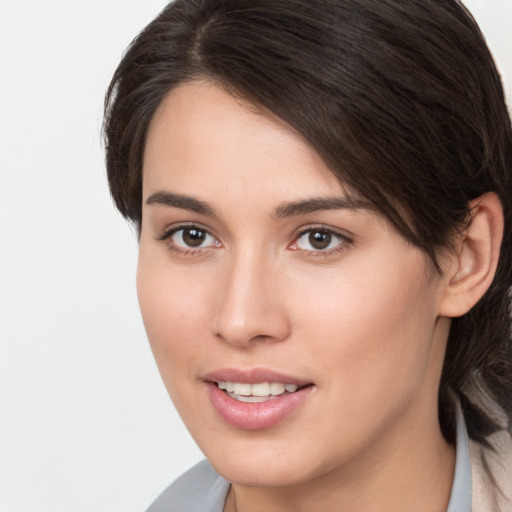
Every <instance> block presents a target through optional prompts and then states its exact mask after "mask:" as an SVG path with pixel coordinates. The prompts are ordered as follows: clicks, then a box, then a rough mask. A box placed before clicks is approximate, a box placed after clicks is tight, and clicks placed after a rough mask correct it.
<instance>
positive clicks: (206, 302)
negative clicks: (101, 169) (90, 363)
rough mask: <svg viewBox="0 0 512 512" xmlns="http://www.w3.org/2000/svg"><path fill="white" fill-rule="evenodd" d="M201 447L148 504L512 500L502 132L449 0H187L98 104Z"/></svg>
mask: <svg viewBox="0 0 512 512" xmlns="http://www.w3.org/2000/svg"><path fill="white" fill-rule="evenodd" d="M105 138H106V152H107V167H108V174H109V183H110V188H111V191H112V195H113V197H114V200H115V202H116V205H117V207H118V208H119V210H120V211H121V213H122V214H123V215H124V216H125V217H127V218H128V219H130V220H131V221H132V222H134V223H135V224H136V226H137V227H138V232H139V235H140V252H139V266H138V278H137V282H138V295H139V302H140V306H141V311H142V316H143V319H144V323H145V326H146V330H147V333H148V337H149V340H150V343H151V347H152V350H153V352H154V355H155V358H156V361H157V364H158V366H159V369H160V372H161V375H162V377H163V380H164V383H165V384H166V387H167V389H168V391H169V394H170V396H171V398H172V399H173V401H174V404H175V405H176V408H177V409H178V411H179V413H180V415H181V416H182V418H183V420H184V422H185V424H186V425H187V428H188V429H189V431H190V432H191V434H192V436H193V437H194V439H195V440H196V442H197V443H198V445H199V447H200V448H201V449H202V450H203V452H204V454H205V456H206V458H207V459H208V462H203V463H201V464H199V465H198V466H196V467H195V468H193V469H192V470H191V471H189V472H188V473H186V474H185V475H184V476H182V477H181V478H180V479H179V480H178V481H177V482H175V483H174V484H173V485H171V487H170V488H169V489H167V490H166V491H165V492H164V493H163V494H162V496H161V497H160V498H158V499H157V501H156V502H155V503H154V504H153V505H152V507H151V508H150V509H149V510H150V511H151V512H156V511H164V510H165V511H172V510H187V511H192V510H198V511H199V510H201V511H204V510H211V511H222V510H224V511H225V512H231V511H235V510H236V511H238V512H247V511H253V510H265V511H274V510H279V511H286V510H293V511H316V510H322V511H325V510H343V511H361V510H370V511H373V510H378V511H384V510H392V511H394V512H396V511H401V510H403V511H411V510H414V511H423V510H424V511H445V510H448V511H449V512H454V511H463V510H464V511H469V510H474V511H476V510H500V511H506V510H512V502H511V501H510V499H511V498H512V493H511V478H510V475H511V473H510V471H512V468H511V460H512V451H511V450H512V449H511V444H512V442H511V438H510V434H511V422H510V419H511V416H512V371H511V369H512V356H511V339H510V295H509V290H510V286H511V284H512V277H511V269H512V263H511V262H512V238H511V236H510V233H511V224H512V208H511V198H512V184H511V181H512V178H511V176H512V172H511V162H512V133H511V126H510V119H509V117H508V114H507V110H506V107H505V103H504V99H503V91H502V87H501V83H500V79H499V76H498V74H497V72H496V69H495V67H494V64H493V61H492V58H491V56H490V54H489V51H488V49H487V47H486V45H485V43H484V41H483V38H482V36H481V34H480V32H479V30H478V28H477V26H476V24H475V22H474V21H473V20H472V18H471V17H470V15H469V14H468V13H467V12H466V11H465V9H464V8H463V7H462V6H461V5H460V4H459V3H458V2H456V1H452V0H450V1H447V0H427V1H425V0H411V1H409V2H401V1H398V0H351V1H346V0H336V1H335V0H315V1H314V2H312V1H305V0H243V1H242V0H176V1H175V2H173V3H171V4H170V5H169V6H168V7H167V8H166V9H164V11H163V12H162V13H161V14H160V15H159V16H158V18H157V19H156V20H155V21H153V22H152V23H151V24H150V25H148V27H146V29H145V30H144V31H143V32H142V33H141V34H140V35H139V36H138V37H137V38H136V39H135V41H134V42H133V43H132V45H131V46H130V48H129V50H128V51H127V53H126V55H125V56H124V58H123V60H122V62H121V64H120V65H119V67H118V69H117V71H116V73H115V75H114V78H113V80H112V84H111V86H110V89H109V91H108V94H107V99H106V118H105Z"/></svg>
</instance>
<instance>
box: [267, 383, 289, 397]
mask: <svg viewBox="0 0 512 512" xmlns="http://www.w3.org/2000/svg"><path fill="white" fill-rule="evenodd" d="M285 391H286V384H281V383H280V382H272V384H270V393H271V394H272V395H282V394H283V393H284V392H285Z"/></svg>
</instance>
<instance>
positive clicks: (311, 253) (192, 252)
mask: <svg viewBox="0 0 512 512" xmlns="http://www.w3.org/2000/svg"><path fill="white" fill-rule="evenodd" d="M186 229H190V230H196V231H200V232H202V233H204V234H205V235H206V236H207V237H208V236H209V237H212V239H213V240H215V245H207V246H205V247H197V248H193V247H190V248H184V247H180V246H178V245H177V244H176V243H175V242H173V241H172V237H173V236H174V235H175V234H177V233H179V232H180V231H184V230H186ZM308 233H309V234H310V235H311V234H313V233H322V234H325V235H329V236H330V237H335V238H337V239H338V240H339V242H338V243H337V244H336V245H335V246H334V247H332V248H330V249H329V248H326V249H317V250H314V249H313V250H309V249H301V248H300V247H297V244H298V241H299V240H300V239H301V238H302V237H304V236H305V235H307V234H308ZM157 240H158V241H160V242H164V243H166V245H167V247H168V249H169V250H170V251H172V252H174V253H176V254H178V255H181V256H200V255H203V254H204V253H205V252H206V251H208V250H209V249H212V248H213V249H217V248H220V247H222V243H221V242H219V241H218V240H217V238H216V237H215V236H214V235H212V234H211V233H210V231H208V230H207V229H205V228H203V227H202V226H200V225H198V224H182V225H180V226H176V227H173V228H171V229H169V230H168V231H166V232H165V233H163V234H162V235H161V236H158V237H157ZM352 243H353V241H352V239H351V238H350V237H348V236H347V235H345V234H341V233H339V232H338V231H335V230H333V229H332V228H328V227H326V226H321V225H316V226H307V227H304V228H302V229H301V230H300V231H298V232H296V233H295V234H294V237H293V241H292V242H291V243H290V244H289V245H288V248H289V249H290V250H292V251H296V252H300V253H302V254H304V255H306V256H308V257H310V258H316V257H324V258H326V257H330V256H333V255H335V254H339V253H341V252H343V251H345V250H347V248H348V246H350V245H351V244H352Z"/></svg>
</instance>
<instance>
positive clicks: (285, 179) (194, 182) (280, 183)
mask: <svg viewBox="0 0 512 512" xmlns="http://www.w3.org/2000/svg"><path fill="white" fill-rule="evenodd" d="M143 182H144V187H143V188H144V195H145V196H146V197H147V195H148V193H150V189H155V188H158V187H162V186H165V185H169V184H170V183H172V185H173V186H174V187H178V188H180V187H184V188H193V189H194V190H188V191H187V190H182V192H184V193H193V192H195V191H196V190H197V188H198V187H204V186H205V185H206V184H207V183H217V184H218V185H219V186H220V185H221V184H222V187H224V188H223V190H225V189H226V187H227V189H228V190H231V191H232V192H233V193H234V194H237V195H240V194H241V193H242V192H244V191H245V192H247V193H251V194H254V192H257V189H258V186H259V185H263V184H268V183H269V182H271V183H272V184H273V187H274V189H275V190H276V191H283V190H285V191H287V192H288V193H289V194H293V190H294V189H295V188H296V187H298V186H300V187H301V188H302V189H303V190H304V189H305V188H306V189H308V190H309V193H310V194H311V195H313V196H314V195H318V194H320V193H321V194H325V193H326V191H330V192H331V193H344V194H345V195H346V194H347V193H348V190H347V188H346V187H344V186H342V184H341V183H340V180H339V179H338V178H337V177H336V176H335V175H334V174H333V173H332V172H331V171H330V169H329V168H328V167H327V166H326V165H325V163H324V162H323V160H322V159H321V157H320V156H319V155H318V153H317V152H316V151H315V150H314V149H313V148H312V147H311V146H310V145H309V144H308V143H307V142H306V141H305V140H304V139H303V138H302V137H301V136H300V135H299V134H298V133H297V132H296V131H295V130H294V129H293V128H291V127H290V126H289V125H288V124H286V123H285V122H284V121H282V120H281V119H279V118H277V117H276V116H274V115H273V114H271V113H269V112H267V111H264V110H262V109H257V108H255V107H254V106H252V105H251V104H249V103H247V102H245V101H243V100H241V99H239V98H235V97H233V96H232V95H230V94H228V93H227V92H225V91H224V90H223V89H221V88H219V87H216V86H214V85H211V84H209V83H205V82H192V83H186V84H182V85H179V86H178V87H176V88H174V89H173V90H172V91H171V92H170V93H169V94H168V95H167V97H166V98H165V99H164V101H163V102H162V104H161V105H160V107H159V109H158V110H157V112H156V113H155V116H154V118H153V120H152V122H151V124H150V127H149V131H148V136H147V141H146V148H145V153H144V168H143ZM266 192H267V193H268V192H269V191H268V190H266ZM302 193H303V192H302ZM350 195H351V196H353V195H355V194H354V193H353V191H351V194H350Z"/></svg>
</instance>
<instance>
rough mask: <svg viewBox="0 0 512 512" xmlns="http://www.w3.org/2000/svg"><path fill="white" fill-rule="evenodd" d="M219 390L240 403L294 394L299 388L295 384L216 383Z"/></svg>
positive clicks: (262, 400)
mask: <svg viewBox="0 0 512 512" xmlns="http://www.w3.org/2000/svg"><path fill="white" fill-rule="evenodd" d="M217 386H218V387H219V389H223V390H225V391H227V392H228V394H229V395H230V396H231V397H232V398H235V399H236V400H240V401H242V402H264V401H265V400H267V399H268V398H272V397H274V396H279V395H282V394H283V393H284V392H285V391H287V392H288V393H295V391H297V389H298V388H299V386H297V384H284V383H282V382H257V383H255V384H248V383H246V382H229V381H219V382H217Z"/></svg>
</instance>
